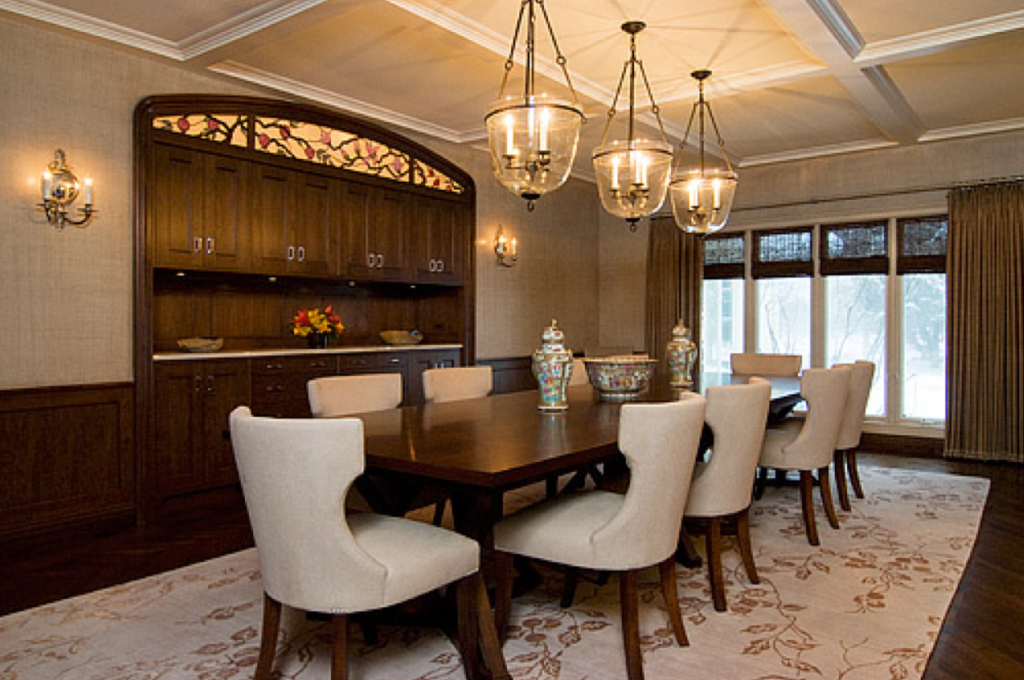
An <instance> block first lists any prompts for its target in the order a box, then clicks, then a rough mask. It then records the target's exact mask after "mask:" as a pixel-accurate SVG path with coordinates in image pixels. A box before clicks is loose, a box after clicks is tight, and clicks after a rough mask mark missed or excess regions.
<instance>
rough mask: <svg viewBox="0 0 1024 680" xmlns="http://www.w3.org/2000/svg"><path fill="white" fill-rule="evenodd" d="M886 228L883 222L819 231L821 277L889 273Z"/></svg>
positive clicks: (886, 224) (885, 223)
mask: <svg viewBox="0 0 1024 680" xmlns="http://www.w3.org/2000/svg"><path fill="white" fill-rule="evenodd" d="M888 232H889V225H888V223H887V222H886V221H885V220H881V221H878V222H857V223H851V224H833V225H828V226H823V227H822V228H821V252H820V253H819V257H820V258H821V275H822V276H829V275H830V274H888V273H889V238H888Z"/></svg>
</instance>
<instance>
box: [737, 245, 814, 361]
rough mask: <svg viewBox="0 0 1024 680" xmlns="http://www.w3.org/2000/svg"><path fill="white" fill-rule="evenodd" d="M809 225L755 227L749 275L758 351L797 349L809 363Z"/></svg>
mask: <svg viewBox="0 0 1024 680" xmlns="http://www.w3.org/2000/svg"><path fill="white" fill-rule="evenodd" d="M813 235H814V234H813V230H812V229H811V227H801V228H798V229H780V230H778V231H755V232H754V234H753V244H754V249H753V253H751V275H752V276H753V278H755V279H757V345H756V347H757V349H756V351H757V352H760V353H764V354H799V355H800V356H802V357H803V365H804V367H805V368H806V367H807V366H810V365H811V278H810V277H811V276H813V274H814V261H813V259H812V253H813V251H812V248H811V244H812V239H813Z"/></svg>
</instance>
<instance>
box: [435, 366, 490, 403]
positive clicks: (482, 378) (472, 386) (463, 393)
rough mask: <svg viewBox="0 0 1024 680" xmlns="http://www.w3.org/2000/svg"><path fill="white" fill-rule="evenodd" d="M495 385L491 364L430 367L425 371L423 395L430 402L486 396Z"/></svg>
mask: <svg viewBox="0 0 1024 680" xmlns="http://www.w3.org/2000/svg"><path fill="white" fill-rule="evenodd" d="M493 385H494V377H493V374H492V372H491V367H490V366H456V367H454V368H429V369H427V370H425V371H423V397H424V399H426V402H427V403H428V404H437V403H442V402H446V401H457V400H459V399H475V398H477V397H486V396H487V395H488V394H490V393H491V389H492V388H493Z"/></svg>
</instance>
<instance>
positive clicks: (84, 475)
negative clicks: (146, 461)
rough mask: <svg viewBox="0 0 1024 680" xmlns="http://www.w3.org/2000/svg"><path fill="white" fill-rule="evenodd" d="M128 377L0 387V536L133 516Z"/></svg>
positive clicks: (48, 531) (52, 530)
mask: <svg viewBox="0 0 1024 680" xmlns="http://www.w3.org/2000/svg"><path fill="white" fill-rule="evenodd" d="M133 397H134V387H133V385H132V384H130V383H116V384H103V385H76V386H67V387H44V388H32V389H18V390H4V391H0V539H7V538H21V537H27V536H35V535H39V534H44V533H45V534H53V533H57V532H64V531H66V530H68V529H70V528H73V527H77V526H81V525H94V524H96V523H105V522H129V523H131V522H134V519H135V509H136V481H135V452H134V441H133V434H132V433H133V412H132V408H133V406H132V405H133Z"/></svg>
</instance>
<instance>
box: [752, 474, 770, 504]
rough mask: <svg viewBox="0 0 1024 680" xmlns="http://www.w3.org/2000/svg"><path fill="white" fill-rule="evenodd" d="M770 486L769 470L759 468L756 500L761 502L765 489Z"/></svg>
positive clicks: (755, 492)
mask: <svg viewBox="0 0 1024 680" xmlns="http://www.w3.org/2000/svg"><path fill="white" fill-rule="evenodd" d="M767 484H768V468H765V467H759V468H757V479H756V480H754V499H755V500H761V496H763V495H764V487H765V486H767Z"/></svg>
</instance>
